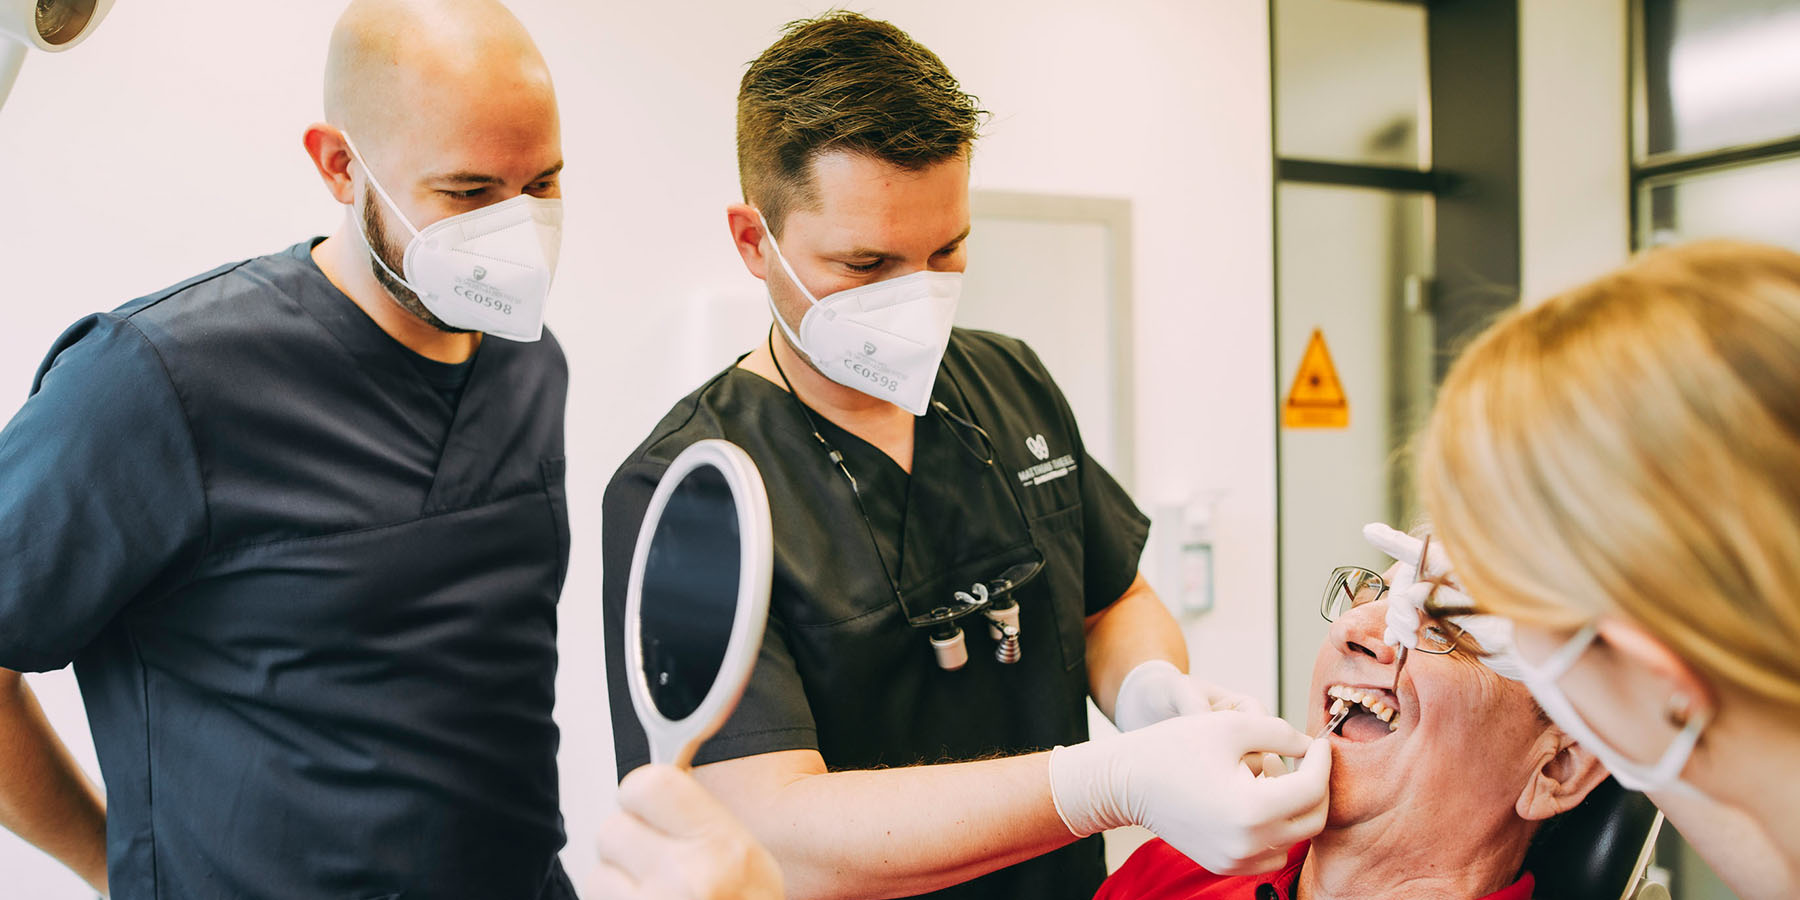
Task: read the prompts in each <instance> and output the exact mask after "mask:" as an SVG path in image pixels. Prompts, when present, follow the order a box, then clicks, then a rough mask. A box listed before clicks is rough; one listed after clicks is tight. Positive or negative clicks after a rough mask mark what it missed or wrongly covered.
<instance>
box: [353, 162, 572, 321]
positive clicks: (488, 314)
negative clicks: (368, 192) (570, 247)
mask: <svg viewBox="0 0 1800 900" xmlns="http://www.w3.org/2000/svg"><path fill="white" fill-rule="evenodd" d="M344 143H345V145H346V146H349V148H350V153H351V155H352V156H354V157H355V158H356V160H357V161H358V162H361V163H362V166H363V171H364V172H366V173H368V176H369V184H370V185H371V186H373V187H374V188H375V193H376V194H377V195H379V196H380V197H381V199H382V202H384V203H386V204H387V207H388V209H390V210H393V213H394V215H395V216H396V217H397V218H399V220H400V223H401V224H402V225H405V226H406V230H407V231H410V232H412V236H413V237H412V240H411V241H410V242H408V243H407V245H406V254H405V256H403V257H402V258H401V263H400V268H402V269H404V270H405V273H406V276H405V277H404V278H402V277H401V276H400V273H398V272H395V271H394V270H393V269H391V268H389V267H388V264H387V261H386V260H383V259H382V258H381V254H380V253H377V252H375V249H374V248H373V247H371V248H369V255H370V256H372V257H374V258H375V263H376V264H377V265H379V266H381V268H382V269H383V270H384V271H386V272H387V273H388V274H389V275H392V276H393V277H394V279H395V280H396V281H399V282H400V283H401V284H403V285H405V286H406V288H407V289H408V290H410V291H412V292H413V293H414V294H417V295H418V297H419V302H420V303H423V304H425V308H426V309H428V310H430V311H431V314H432V315H434V316H436V317H437V318H438V320H439V321H441V322H443V323H444V324H445V325H448V326H450V327H451V328H462V329H467V330H469V331H479V332H482V333H484V334H491V335H493V336H495V337H500V338H506V339H507V340H511V341H535V340H537V339H539V338H541V337H543V334H544V304H545V301H546V300H547V299H548V298H549V296H550V284H551V282H552V281H553V280H554V279H555V276H556V262H557V258H558V256H559V255H560V253H561V250H562V220H563V207H562V201H561V200H546V199H543V198H541V197H533V196H531V195H529V194H520V195H519V196H517V197H512V198H510V199H507V200H503V201H501V202H499V203H495V204H492V205H490V206H484V207H482V208H480V209H476V210H471V211H469V212H466V213H462V214H460V215H454V216H450V217H449V218H445V219H440V220H438V221H436V222H433V223H431V224H430V225H427V226H425V228H424V229H418V228H414V227H413V224H412V222H411V221H409V220H408V219H407V218H406V214H405V213H403V212H401V211H400V207H399V206H397V205H395V203H394V200H393V198H392V197H390V196H388V192H387V191H386V190H384V189H383V188H382V186H381V182H379V181H376V180H375V173H374V171H372V170H371V169H370V168H369V164H368V163H367V162H366V161H364V160H363V157H362V154H361V153H359V152H357V150H356V146H355V145H354V144H351V143H350V138H349V136H348V135H346V136H345V137H344ZM358 233H361V228H360V227H359V228H358Z"/></svg>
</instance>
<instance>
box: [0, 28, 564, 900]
mask: <svg viewBox="0 0 1800 900" xmlns="http://www.w3.org/2000/svg"><path fill="white" fill-rule="evenodd" d="M326 113H327V117H328V119H329V124H327V123H320V124H317V125H314V126H312V127H311V128H309V129H308V130H307V132H306V141H305V143H306V147H307V150H308V152H309V153H310V155H311V157H312V160H313V162H314V164H315V165H316V166H317V168H318V170H319V173H320V175H321V177H322V179H323V180H324V182H325V184H326V186H327V188H328V189H329V190H330V191H331V192H332V194H333V196H334V198H336V199H337V200H338V201H339V202H340V203H342V204H344V206H345V216H344V220H343V224H342V226H341V227H340V228H339V229H338V231H337V232H336V233H335V234H333V235H332V236H331V237H329V238H323V239H312V240H306V241H302V242H300V243H298V244H295V245H294V246H292V247H290V248H288V249H286V250H282V251H279V252H276V253H273V254H270V255H268V256H263V257H259V258H256V259H251V260H246V261H243V262H237V263H232V264H229V265H225V266H222V267H220V268H218V269H216V270H214V271H212V272H208V273H206V274H204V275H200V276H198V277H196V278H194V279H191V280H189V281H186V282H184V283H182V284H179V285H176V286H174V287H172V288H169V289H167V290H163V291H158V292H157V293H154V294H151V295H150V296H147V297H143V298H141V299H138V300H135V301H132V302H131V303H128V304H126V305H125V306H122V307H120V308H118V309H116V310H114V311H113V312H111V313H104V314H99V315H94V316H91V317H88V318H86V319H83V320H82V321H80V322H78V323H76V324H75V325H74V326H73V327H72V328H70V329H69V330H68V331H67V332H66V333H65V334H64V335H63V336H62V337H61V338H60V339H59V340H58V341H57V342H56V345H55V346H54V347H53V348H52V349H51V351H50V354H49V356H48V357H47V358H46V359H45V361H44V363H43V366H42V368H41V369H40V371H39V373H38V376H37V379H36V380H35V382H34V383H33V385H32V393H31V397H30V399H29V400H28V401H27V402H26V404H25V406H24V408H23V409H21V410H20V412H19V413H18V415H17V416H16V417H15V418H14V419H13V420H12V422H11V423H10V424H8V425H7V426H6V429H5V430H4V432H0V547H4V548H5V557H4V559H5V562H4V565H0V666H3V667H5V670H4V671H0V824H3V825H5V826H6V827H8V828H10V829H11V830H13V831H16V832H18V833H19V834H21V835H22V836H24V837H25V838H26V839H28V840H30V841H32V842H34V843H36V844H38V845H39V846H41V847H43V848H44V849H45V850H46V851H48V852H50V853H51V854H52V855H54V856H56V857H57V858H59V859H61V860H62V861H64V862H65V863H66V864H68V865H69V866H70V867H71V868H72V869H74V870H76V871H77V872H78V873H79V874H81V875H82V876H83V877H84V878H85V879H86V880H87V881H89V882H90V883H91V884H93V885H94V886H95V887H96V888H97V889H101V890H106V889H107V887H108V886H109V885H110V890H111V893H112V895H113V896H114V897H120V898H178V900H193V898H245V897H294V898H326V897H342V898H377V897H406V898H415V897H417V898H423V897H468V898H484V900H486V898H539V897H543V898H564V897H570V896H573V891H572V889H571V888H570V886H569V883H568V879H567V878H566V877H565V876H564V875H563V873H562V870H561V868H560V867H559V865H558V863H557V852H558V850H559V849H560V848H561V846H562V844H563V840H564V837H563V829H562V820H561V817H560V814H559V812H558V790H557V773H556V750H557V741H558V735H557V729H556V726H555V724H554V723H553V722H552V720H551V707H552V705H553V701H554V678H555V672H556V645H555V639H556V605H557V598H558V594H559V593H560V591H561V588H562V580H563V576H564V574H565V571H566V567H567V561H568V553H569V531H568V516H567V512H566V508H565V500H564V491H563V410H564V401H565V395H566V390H567V368H566V365H565V361H564V358H563V354H562V351H561V349H560V348H559V347H558V346H557V344H556V341H555V340H554V338H552V337H550V336H549V335H547V334H546V335H544V336H543V338H542V339H541V340H537V341H520V342H514V341H509V340H501V339H497V338H495V337H493V336H491V335H483V334H482V333H481V332H480V331H476V330H470V329H469V328H468V327H467V326H466V325H465V326H459V325H458V324H456V323H455V322H452V321H449V319H450V318H456V317H454V316H451V315H450V314H449V313H448V312H440V310H443V309H447V308H446V307H441V306H433V305H432V304H431V303H430V302H426V301H429V300H432V299H435V298H436V295H435V294H434V293H431V292H430V291H429V289H426V288H421V290H425V291H426V295H425V298H424V299H423V300H422V298H421V296H419V295H418V294H416V293H415V292H414V291H413V290H412V289H410V288H409V287H408V285H409V284H410V285H413V286H418V285H421V284H426V283H428V279H429V278H430V277H432V276H431V273H429V272H426V271H424V270H423V269H422V268H421V267H420V266H418V265H417V264H416V263H417V260H414V259H413V258H412V256H411V255H410V254H406V253H405V252H404V251H405V249H406V247H407V244H408V241H409V240H410V239H411V234H410V233H409V231H408V230H407V224H403V222H402V220H404V222H405V223H410V225H411V226H412V227H414V228H418V229H426V228H428V227H429V225H430V224H431V223H435V222H439V221H442V220H444V219H446V218H448V217H451V216H458V215H463V214H468V213H472V212H474V211H477V210H481V209H484V208H486V207H489V206H491V205H494V204H498V203H500V202H502V201H508V200H516V199H517V198H519V197H521V196H526V195H528V196H531V197H537V198H540V199H544V200H550V199H554V198H556V197H558V196H559V193H560V191H559V187H558V182H557V176H556V173H557V171H558V169H560V167H561V153H562V151H561V138H560V131H559V126H558V121H557V115H556V106H555V96H554V92H553V90H552V88H551V85H550V79H549V74H548V71H547V70H546V69H545V67H544V64H543V61H542V59H541V58H540V57H539V56H538V53H537V50H536V48H535V47H534V46H533V45H532V42H531V39H530V37H529V36H528V35H526V34H525V32H524V30H523V28H522V27H521V26H520V25H519V23H518V21H517V20H516V19H514V18H513V17H512V16H511V14H510V13H508V12H507V11H506V10H505V9H504V7H501V6H499V4H497V3H494V2H491V0H357V2H355V3H353V4H352V5H351V7H350V9H349V11H348V12H346V13H345V15H344V18H343V19H342V20H341V21H340V23H339V26H338V29H337V31H336V32H335V33H334V35H333V40H332V47H331V56H330V63H329V65H328V74H327V84H326ZM351 133H353V134H354V136H355V141H354V145H352V143H351V142H350V141H349V140H348V139H347V138H346V135H347V134H351ZM371 188H374V191H373V192H372V191H371ZM382 189H385V193H386V197H385V198H383V197H381V196H380V195H381V191H382ZM521 204H524V205H530V201H520V202H519V203H515V204H514V206H513V207H511V208H517V207H518V206H520V205H521ZM554 206H555V204H542V205H540V206H532V207H531V208H532V209H534V210H535V209H541V208H546V207H554ZM493 267H494V268H496V269H497V265H495V266H493ZM524 268H526V269H529V268H530V267H529V266H526V267H524ZM527 274H530V273H529V272H528V273H527ZM472 277H473V278H474V279H475V280H477V281H479V280H482V279H483V278H486V279H487V281H488V283H490V284H492V283H494V282H495V280H496V279H497V278H499V277H500V274H499V273H496V274H489V273H488V272H487V271H486V269H485V268H484V269H483V270H482V271H481V272H474V273H473V276H472ZM508 277H511V276H508ZM402 279H404V280H402ZM422 279H427V280H422ZM77 287H78V286H77ZM489 330H490V331H491V330H492V329H489ZM70 662H73V663H74V665H75V671H76V675H77V677H78V678H79V680H80V683H81V689H82V695H83V698H84V700H85V701H86V706H87V712H88V717H89V722H90V726H91V728H92V731H93V736H94V742H95V745H96V746H97V748H98V750H99V756H100V764H101V770H102V773H103V775H104V778H105V782H106V799H105V806H104V809H103V808H102V805H101V801H100V799H99V798H98V796H97V795H96V793H95V791H94V790H93V789H92V787H91V786H89V785H88V784H87V782H86V781H85V780H84V779H83V778H82V776H81V774H80V772H79V771H78V770H77V769H76V768H75V767H74V766H73V764H72V763H71V762H70V761H69V757H68V754H67V752H66V751H65V750H64V748H63V746H62V744H61V742H60V741H59V739H58V738H57V737H56V735H55V734H53V733H52V732H51V731H50V729H49V728H48V726H47V724H46V723H45V722H44V720H43V717H42V714H41V712H40V711H39V710H38V709H37V706H36V704H35V702H34V701H33V700H32V698H31V694H30V692H29V690H28V689H27V688H26V686H25V685H24V683H23V682H22V680H21V679H20V677H19V675H18V671H44V670H51V669H57V668H60V667H62V666H65V665H67V664H69V663H70ZM102 829H103V830H104V841H102ZM4 892H5V891H4V889H3V888H0V893H4Z"/></svg>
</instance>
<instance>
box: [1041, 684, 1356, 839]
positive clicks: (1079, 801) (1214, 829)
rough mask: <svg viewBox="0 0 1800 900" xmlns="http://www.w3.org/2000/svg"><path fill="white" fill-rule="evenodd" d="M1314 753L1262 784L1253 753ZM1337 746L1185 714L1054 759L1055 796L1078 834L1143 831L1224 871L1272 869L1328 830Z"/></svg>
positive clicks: (1276, 727) (1242, 716)
mask: <svg viewBox="0 0 1800 900" xmlns="http://www.w3.org/2000/svg"><path fill="white" fill-rule="evenodd" d="M1261 753H1273V754H1277V755H1281V756H1300V755H1302V754H1304V755H1305V757H1306V758H1305V760H1303V761H1302V763H1301V766H1300V769H1299V771H1297V772H1295V773H1293V774H1291V775H1282V776H1280V777H1276V778H1258V777H1256V776H1255V775H1253V774H1252V773H1251V772H1250V770H1249V769H1248V768H1246V767H1245V766H1244V765H1243V764H1242V763H1241V762H1240V760H1242V759H1243V758H1244V757H1245V756H1248V755H1251V754H1261ZM1330 781H1331V746H1330V744H1328V743H1327V742H1326V741H1325V740H1323V739H1321V740H1318V741H1313V740H1311V739H1310V738H1308V737H1307V736H1306V735H1305V734H1302V733H1301V732H1299V731H1296V730H1294V728H1293V726H1290V725H1288V724H1287V723H1286V722H1283V721H1282V720H1280V719H1277V718H1274V717H1273V716H1259V715H1252V714H1250V713H1245V712H1239V711H1237V710H1223V711H1220V712H1215V713H1212V714H1211V715H1204V716H1177V717H1175V718H1172V719H1165V720H1163V721H1161V722H1157V723H1156V724H1154V725H1149V726H1146V727H1144V728H1140V729H1138V730H1137V731H1131V732H1127V733H1125V734H1121V735H1119V736H1117V737H1112V738H1104V739H1101V740H1097V741H1089V742H1087V743H1085V744H1076V745H1074V746H1071V747H1058V748H1056V749H1055V750H1053V751H1051V753H1050V792H1051V797H1052V798H1053V799H1054V800H1055V802H1056V811H1057V812H1058V813H1059V814H1060V815H1061V816H1062V820H1063V824H1065V825H1067V826H1069V831H1070V832H1072V833H1073V834H1074V835H1075V836H1076V837H1087V836H1088V835H1090V834H1096V833H1099V832H1102V831H1105V830H1107V829H1109V828H1119V827H1122V826H1125V825H1142V826H1143V827H1145V828H1148V829H1150V830H1151V831H1152V832H1155V833H1156V835H1157V836H1158V837H1160V838H1162V839H1163V840H1165V841H1168V842H1169V844H1170V845H1171V846H1173V847H1174V848H1175V849H1177V850H1180V851H1181V852H1182V853H1185V854H1187V856H1188V858H1189V859H1192V860H1193V861H1194V862H1197V863H1199V864H1200V865H1201V866H1204V867H1205V868H1206V869H1208V870H1210V871H1212V872H1215V873H1218V874H1221V875H1250V874H1255V873H1259V872H1269V871H1273V870H1275V869H1278V868H1280V867H1281V865H1282V863H1284V862H1286V860H1287V851H1288V848H1289V847H1290V846H1292V845H1293V844H1295V843H1296V842H1299V841H1302V840H1306V839H1307V838H1310V837H1312V836H1313V835H1316V834H1318V833H1319V831H1320V830H1321V829H1323V828H1324V827H1325V812H1326V799H1327V790H1326V789H1327V786H1328V785H1329V784H1330Z"/></svg>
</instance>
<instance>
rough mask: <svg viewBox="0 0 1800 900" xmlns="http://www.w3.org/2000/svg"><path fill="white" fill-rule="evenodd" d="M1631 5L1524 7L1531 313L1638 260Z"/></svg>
mask: <svg viewBox="0 0 1800 900" xmlns="http://www.w3.org/2000/svg"><path fill="white" fill-rule="evenodd" d="M1625 9H1626V0H1579V2H1574V3H1571V2H1569V0H1519V157H1520V159H1519V226H1520V238H1521V240H1520V243H1519V257H1520V259H1519V263H1520V287H1521V291H1520V293H1521V295H1522V296H1523V298H1524V301H1525V302H1526V303H1527V304H1530V303H1536V302H1538V301H1541V300H1543V299H1545V298H1547V297H1549V296H1550V295H1552V294H1555V293H1557V292H1559V291H1562V290H1564V289H1566V288H1570V287H1574V286H1575V285H1577V284H1580V283H1581V282H1583V281H1586V280H1588V279H1590V278H1593V277H1595V276H1598V275H1600V274H1601V273H1603V272H1605V271H1606V270H1608V269H1611V268H1613V267H1614V266H1617V265H1619V264H1620V263H1623V262H1624V261H1625V257H1626V255H1627V253H1628V252H1629V248H1630V238H1631V226H1630V209H1631V205H1630V195H1629V190H1630V184H1629V179H1630V175H1629V172H1628V170H1627V162H1628V160H1629V159H1630V142H1629V140H1628V134H1627V132H1626V122H1627V117H1626V112H1627V110H1629V108H1630V107H1629V104H1628V97H1629V94H1628V92H1627V90H1626V85H1627V81H1626V74H1627V67H1626V47H1627V41H1626V33H1627V21H1626V12H1625Z"/></svg>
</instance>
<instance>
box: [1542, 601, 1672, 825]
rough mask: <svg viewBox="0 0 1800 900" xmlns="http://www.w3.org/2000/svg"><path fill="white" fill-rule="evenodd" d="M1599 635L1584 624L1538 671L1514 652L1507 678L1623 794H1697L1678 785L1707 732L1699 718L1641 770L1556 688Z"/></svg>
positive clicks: (1595, 630)
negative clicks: (1515, 681)
mask: <svg viewBox="0 0 1800 900" xmlns="http://www.w3.org/2000/svg"><path fill="white" fill-rule="evenodd" d="M1598 634H1599V631H1598V629H1596V628H1595V626H1594V624H1593V623H1592V622H1590V623H1588V624H1587V625H1585V626H1583V627H1582V629H1581V630H1580V631H1578V632H1576V633H1575V636H1574V637H1572V638H1570V639H1569V640H1568V641H1567V642H1566V643H1564V644H1563V645H1562V646H1561V647H1559V648H1558V649H1557V651H1556V652H1555V653H1552V654H1551V655H1550V658H1549V659H1548V660H1545V661H1544V663H1543V664H1542V665H1538V664H1534V663H1529V662H1526V661H1525V660H1523V659H1521V658H1519V655H1518V649H1517V648H1516V647H1515V648H1513V649H1512V650H1511V652H1510V654H1509V655H1510V656H1511V657H1512V659H1511V660H1510V666H1509V668H1510V669H1511V672H1510V673H1509V675H1510V676H1511V677H1516V678H1517V679H1518V680H1519V681H1522V682H1524V683H1525V686H1526V687H1527V688H1529V689H1530V690H1531V694H1532V696H1533V697H1536V698H1537V701H1538V705H1539V706H1542V707H1543V708H1544V713H1545V715H1548V716H1549V717H1550V720H1551V721H1552V722H1555V723H1556V725H1557V727H1559V728H1561V729H1562V730H1563V731H1564V732H1566V733H1567V734H1568V735H1569V737H1571V738H1573V739H1574V740H1575V742H1576V743H1578V744H1580V745H1581V746H1583V747H1586V748H1587V749H1588V752H1590V753H1592V754H1594V756H1595V757H1596V758H1598V759H1599V760H1600V762H1601V764H1603V765H1605V766H1606V768H1607V771H1609V772H1611V773H1612V776H1613V777H1614V778H1616V779H1618V782H1619V784H1620V785H1621V786H1623V787H1625V788H1626V789H1627V790H1633V791H1680V792H1683V793H1689V794H1692V793H1696V791H1695V789H1694V787H1693V786H1692V785H1690V784H1688V783H1687V782H1686V781H1683V780H1682V779H1681V770H1682V769H1684V768H1686V767H1687V762H1688V758H1689V757H1691V756H1693V755H1694V747H1695V746H1696V745H1697V744H1698V743H1699V742H1700V733H1701V732H1702V731H1705V730H1706V724H1707V722H1706V718H1705V717H1704V716H1699V715H1696V716H1693V717H1691V718H1690V719H1688V721H1687V722H1686V723H1685V724H1684V725H1682V727H1681V731H1680V733H1678V734H1676V735H1675V740H1674V741H1672V742H1670V744H1669V747H1668V749H1666V750H1664V751H1663V754H1662V757H1661V758H1659V759H1658V760H1657V761H1656V762H1654V763H1650V764H1648V765H1646V764H1644V763H1639V762H1633V761H1632V760H1629V759H1626V758H1625V755H1624V754H1622V753H1620V752H1619V751H1618V750H1617V749H1615V748H1614V747H1613V746H1612V745H1611V744H1608V743H1607V742H1606V741H1605V740H1604V739H1602V738H1601V737H1600V735H1599V734H1597V733H1595V732H1594V729H1593V728H1591V727H1589V726H1588V723H1587V720H1586V719H1584V718H1582V716H1581V713H1580V712H1578V711H1577V710H1576V709H1575V705H1574V704H1573V703H1570V702H1569V697H1568V695H1567V694H1564V693H1563V689H1562V687H1561V686H1559V685H1558V684H1557V683H1556V682H1557V680H1558V679H1560V678H1562V676H1563V675H1564V674H1566V673H1567V672H1568V671H1569V669H1571V668H1573V667H1574V665H1575V661H1576V660H1577V659H1579V658H1581V654H1583V653H1585V652H1587V649H1588V647H1589V646H1590V645H1592V644H1593V642H1594V639H1595V637H1596V636H1598Z"/></svg>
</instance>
